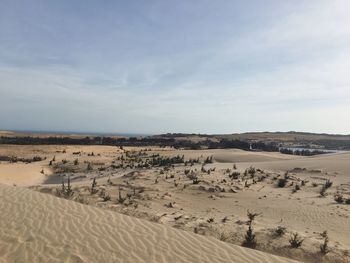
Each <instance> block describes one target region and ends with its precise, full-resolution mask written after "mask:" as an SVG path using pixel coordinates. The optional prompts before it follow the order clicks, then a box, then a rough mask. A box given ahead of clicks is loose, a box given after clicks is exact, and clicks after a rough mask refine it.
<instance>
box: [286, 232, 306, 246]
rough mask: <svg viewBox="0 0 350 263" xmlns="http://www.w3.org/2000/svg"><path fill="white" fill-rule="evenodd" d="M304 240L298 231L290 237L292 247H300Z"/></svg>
mask: <svg viewBox="0 0 350 263" xmlns="http://www.w3.org/2000/svg"><path fill="white" fill-rule="evenodd" d="M303 242H304V240H303V239H301V237H300V236H299V234H298V233H294V234H293V235H292V236H291V238H290V239H289V244H290V246H291V247H292V248H299V247H301V245H302V244H303Z"/></svg>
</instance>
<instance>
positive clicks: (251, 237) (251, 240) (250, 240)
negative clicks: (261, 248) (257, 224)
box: [242, 210, 260, 248]
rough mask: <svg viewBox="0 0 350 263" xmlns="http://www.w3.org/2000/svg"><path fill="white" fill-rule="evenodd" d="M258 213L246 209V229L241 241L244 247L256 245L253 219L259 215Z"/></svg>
mask: <svg viewBox="0 0 350 263" xmlns="http://www.w3.org/2000/svg"><path fill="white" fill-rule="evenodd" d="M259 215H260V214H258V213H251V212H249V210H248V211H247V216H248V230H247V232H246V234H245V237H244V238H245V239H244V241H243V243H242V245H243V246H245V247H249V248H255V247H256V245H257V241H256V239H255V234H254V232H253V227H252V224H253V221H254V220H255V218H256V217H257V216H259Z"/></svg>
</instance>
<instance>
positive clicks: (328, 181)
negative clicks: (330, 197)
mask: <svg viewBox="0 0 350 263" xmlns="http://www.w3.org/2000/svg"><path fill="white" fill-rule="evenodd" d="M332 184H333V182H332V181H330V180H329V179H328V180H327V181H326V183H325V184H324V187H325V188H326V189H328V188H330V187H331V186H332Z"/></svg>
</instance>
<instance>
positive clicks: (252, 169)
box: [248, 166, 256, 178]
mask: <svg viewBox="0 0 350 263" xmlns="http://www.w3.org/2000/svg"><path fill="white" fill-rule="evenodd" d="M248 174H249V175H250V177H251V178H253V177H254V176H255V174H256V170H255V168H254V167H252V166H250V167H249V169H248Z"/></svg>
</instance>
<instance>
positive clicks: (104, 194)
mask: <svg viewBox="0 0 350 263" xmlns="http://www.w3.org/2000/svg"><path fill="white" fill-rule="evenodd" d="M100 197H101V198H102V199H103V202H107V201H110V200H111V196H110V195H109V194H108V193H106V191H105V190H104V189H103V190H102V191H101V192H100Z"/></svg>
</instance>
